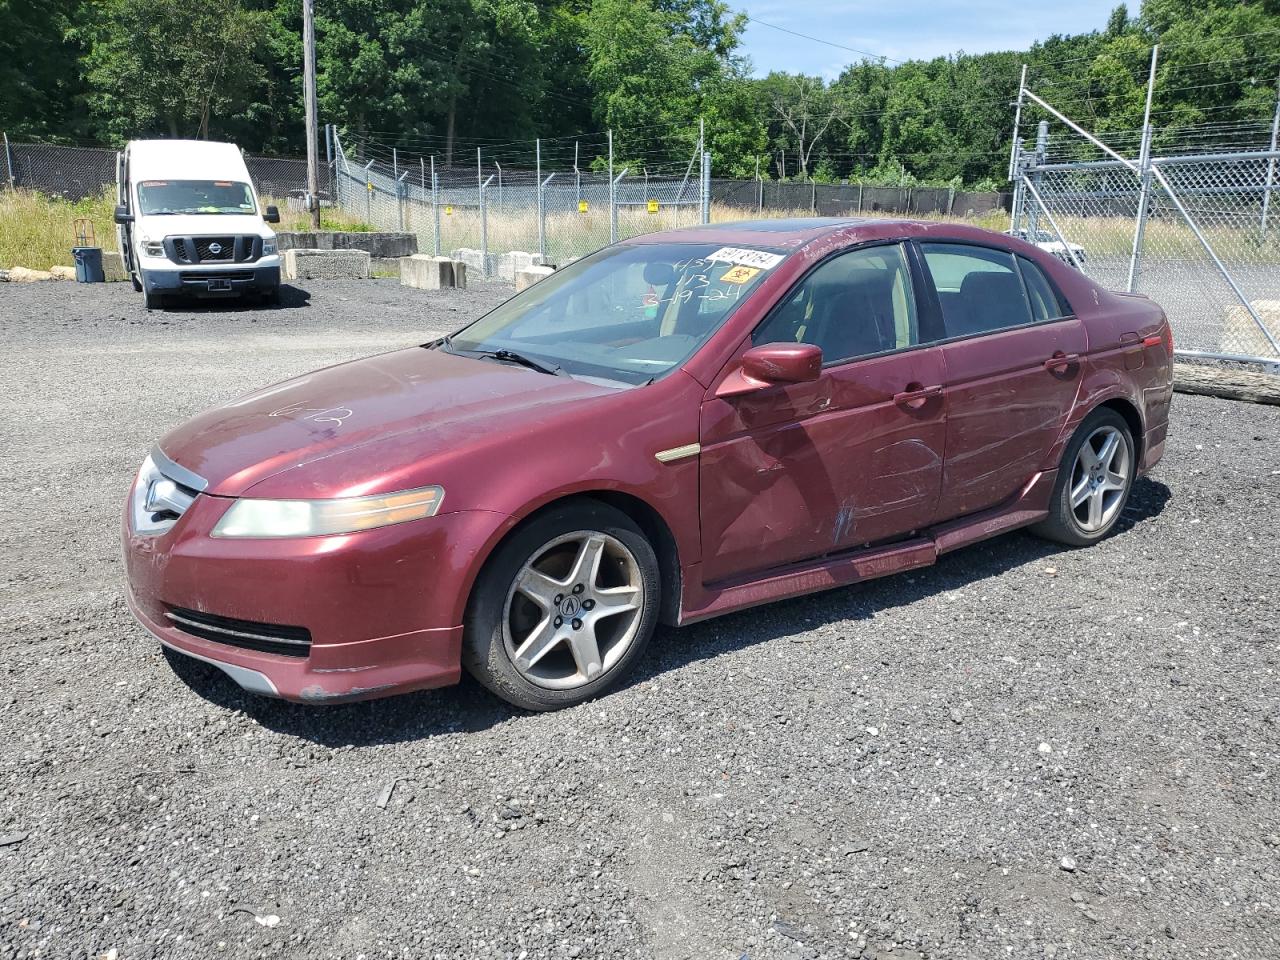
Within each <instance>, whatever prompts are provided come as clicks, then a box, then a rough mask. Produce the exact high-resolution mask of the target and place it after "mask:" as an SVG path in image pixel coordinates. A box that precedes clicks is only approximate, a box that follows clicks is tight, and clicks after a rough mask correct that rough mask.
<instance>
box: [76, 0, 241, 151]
mask: <svg viewBox="0 0 1280 960" xmlns="http://www.w3.org/2000/svg"><path fill="white" fill-rule="evenodd" d="M90 9H92V12H93V16H92V19H91V20H90V21H89V22H88V24H87V25H86V26H85V27H84V28H83V29H82V30H77V31H76V32H75V35H76V36H83V37H84V39H85V41H86V44H87V46H88V52H87V54H86V55H85V58H84V67H85V76H86V78H87V80H88V82H89V84H90V86H91V89H92V92H91V93H90V96H89V103H90V108H91V110H92V112H93V114H94V116H95V117H96V118H97V119H98V121H99V123H100V125H101V126H100V129H101V130H102V131H103V132H104V133H105V134H106V135H107V136H109V137H111V138H113V139H116V140H125V139H128V138H130V137H135V136H139V135H143V134H148V133H167V134H168V135H169V136H173V137H176V136H195V137H208V136H210V134H211V133H219V132H221V131H222V130H224V129H225V120H226V118H227V117H229V116H232V115H234V114H235V113H237V112H238V111H239V110H241V109H242V108H243V106H244V105H245V104H246V103H247V102H248V101H249V100H250V98H251V95H252V93H253V92H254V91H255V88H257V87H258V86H259V85H260V84H261V83H262V81H263V79H264V70H263V68H262V65H261V63H260V62H259V60H258V59H257V54H258V53H259V49H260V46H261V43H262V39H263V32H264V27H265V23H264V20H263V18H262V16H261V14H259V13H257V12H255V11H250V10H248V9H246V8H245V7H244V6H243V5H242V4H241V3H240V2H239V0H228V2H226V3H223V4H218V5H208V4H196V5H191V4H188V3H183V2H179V0H100V2H98V3H95V4H93V5H92V6H91V7H89V6H86V8H85V10H84V11H83V13H84V14H88V13H89V10H90Z"/></svg>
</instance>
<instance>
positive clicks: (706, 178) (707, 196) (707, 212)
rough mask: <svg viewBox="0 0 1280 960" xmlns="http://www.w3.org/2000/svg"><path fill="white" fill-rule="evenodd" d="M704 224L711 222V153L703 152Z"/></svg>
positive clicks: (708, 151)
mask: <svg viewBox="0 0 1280 960" xmlns="http://www.w3.org/2000/svg"><path fill="white" fill-rule="evenodd" d="M700 179H701V180H702V222H703V223H710V222H711V151H710V150H703V151H702V177H701V178H700Z"/></svg>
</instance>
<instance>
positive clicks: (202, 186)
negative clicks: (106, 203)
mask: <svg viewBox="0 0 1280 960" xmlns="http://www.w3.org/2000/svg"><path fill="white" fill-rule="evenodd" d="M138 205H139V206H140V207H141V208H142V212H143V213H144V214H146V215H150V216H159V215H163V214H167V213H214V214H217V213H253V212H255V210H256V209H257V207H256V205H255V204H254V202H253V191H252V190H251V189H250V188H249V185H248V184H247V183H237V182H235V181H233V180H144V181H142V182H141V183H139V184H138Z"/></svg>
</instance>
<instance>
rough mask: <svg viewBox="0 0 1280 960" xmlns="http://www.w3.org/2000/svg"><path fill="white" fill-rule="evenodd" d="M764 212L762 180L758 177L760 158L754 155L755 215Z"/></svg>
mask: <svg viewBox="0 0 1280 960" xmlns="http://www.w3.org/2000/svg"><path fill="white" fill-rule="evenodd" d="M762 213H764V181H763V180H761V179H760V158H759V157H758V156H757V157H756V216H759V215H760V214H762Z"/></svg>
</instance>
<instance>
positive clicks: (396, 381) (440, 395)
mask: <svg viewBox="0 0 1280 960" xmlns="http://www.w3.org/2000/svg"><path fill="white" fill-rule="evenodd" d="M615 392H616V390H615V389H611V388H608V387H603V386H599V385H595V384H590V383H584V382H582V381H579V380H573V379H571V378H568V377H557V376H549V375H547V374H544V373H538V372H536V371H532V370H527V369H525V368H523V367H516V366H512V365H509V364H502V363H494V362H491V361H487V360H477V359H473V358H468V357H460V356H456V355H454V354H448V353H444V352H442V351H440V350H427V349H423V348H421V347H411V348H409V349H406V350H398V351H396V352H394V353H387V354H382V355H380V356H376V357H368V358H366V359H363V360H355V361H352V362H350V363H344V364H339V365H338V366H334V367H328V368H326V369H323V370H318V371H316V372H314V373H308V374H306V375H305V376H301V377H298V378H296V379H293V380H286V381H284V382H283V383H279V384H276V385H274V386H271V387H267V388H265V389H263V390H258V391H256V392H255V393H251V394H248V395H247V396H244V397H240V398H239V399H237V400H232V401H231V402H230V403H225V404H223V405H221V406H218V407H213V408H212V409H209V410H206V411H205V412H204V413H201V414H200V415H198V416H196V417H194V418H193V419H191V420H188V421H187V422H186V423H184V424H183V425H182V426H180V427H178V428H177V429H176V430H173V431H172V432H170V433H169V434H168V435H167V436H165V437H164V438H163V439H162V440H161V441H160V444H159V445H160V449H161V450H162V451H163V452H164V453H165V455H166V456H168V457H169V458H170V459H172V460H174V461H175V462H176V463H178V464H180V465H181V466H183V467H186V468H187V469H188V470H191V471H193V472H195V473H197V474H199V475H200V476H201V477H203V478H204V479H205V480H206V481H208V486H207V488H206V492H208V493H210V494H214V495H219V496H239V495H241V494H243V493H245V492H246V491H247V490H248V489H249V488H250V487H252V486H253V485H254V484H256V483H260V482H261V481H263V480H265V479H267V478H268V477H273V476H276V475H278V474H280V473H282V472H283V471H286V470H290V469H292V468H295V467H300V466H302V465H304V464H309V463H313V462H315V461H317V460H322V459H324V458H326V457H332V456H334V455H335V454H339V453H350V452H352V451H353V450H356V449H357V448H363V449H361V450H360V453H361V454H367V456H362V457H361V458H360V459H361V461H362V462H366V463H367V464H368V467H369V469H368V476H366V477H363V478H361V479H360V480H359V481H356V480H354V479H353V478H351V477H350V475H349V474H348V473H346V472H345V471H344V474H346V476H347V479H345V480H343V481H341V484H342V486H339V487H337V488H335V487H333V486H326V481H321V480H318V479H317V477H319V476H323V474H324V471H323V470H319V471H317V470H306V471H297V475H298V477H299V481H298V484H297V487H298V489H288V490H287V491H283V492H282V490H281V489H280V488H281V484H279V483H273V484H272V495H273V496H289V497H300V498H305V497H327V496H347V495H351V496H353V495H358V494H366V493H368V494H373V493H382V492H388V491H387V490H383V489H379V486H380V484H379V482H378V478H379V477H380V476H382V477H393V476H395V474H396V473H397V472H398V471H399V470H400V469H402V468H404V467H406V466H408V465H410V464H411V463H412V462H414V461H418V460H422V459H425V458H427V457H431V456H434V455H438V454H441V453H446V452H449V451H456V450H458V449H461V448H463V447H465V446H466V445H468V444H470V443H475V442H478V441H480V440H492V439H493V436H494V434H503V435H510V436H513V437H515V436H520V435H521V434H522V433H523V432H525V431H527V430H529V429H532V428H533V427H535V426H536V425H538V424H540V423H545V420H546V418H547V417H549V416H551V415H552V414H553V413H554V412H555V411H556V410H558V409H559V408H560V407H562V406H563V405H567V404H574V403H581V402H587V401H590V400H591V399H594V398H596V397H599V396H601V395H605V394H612V393H615ZM405 441H408V442H405ZM284 486H289V485H288V484H285V485H284ZM391 489H395V487H394V486H393V487H391Z"/></svg>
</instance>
